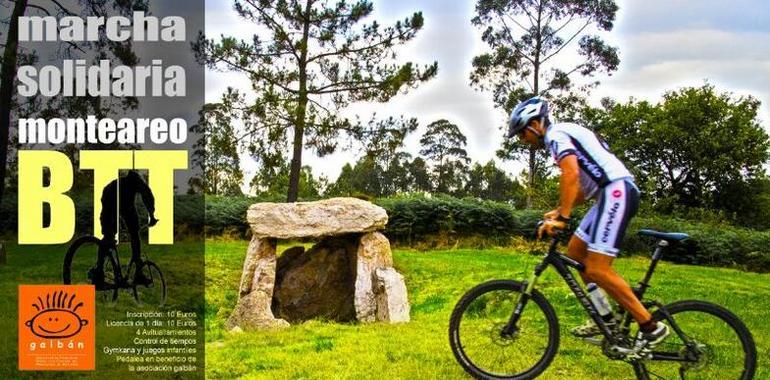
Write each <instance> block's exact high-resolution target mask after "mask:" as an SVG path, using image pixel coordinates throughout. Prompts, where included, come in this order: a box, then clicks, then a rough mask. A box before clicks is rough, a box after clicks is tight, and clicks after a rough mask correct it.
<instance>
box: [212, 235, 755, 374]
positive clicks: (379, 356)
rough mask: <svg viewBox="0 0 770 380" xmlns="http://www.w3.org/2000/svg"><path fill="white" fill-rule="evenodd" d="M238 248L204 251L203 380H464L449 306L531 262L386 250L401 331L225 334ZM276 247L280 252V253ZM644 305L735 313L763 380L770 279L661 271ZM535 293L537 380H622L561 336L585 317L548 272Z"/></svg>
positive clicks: (595, 351) (337, 327)
mask: <svg viewBox="0 0 770 380" xmlns="http://www.w3.org/2000/svg"><path fill="white" fill-rule="evenodd" d="M246 245H247V243H246V242H223V241H209V242H208V243H207V248H206V272H207V273H206V286H207V290H206V294H207V300H206V301H207V302H206V317H207V319H206V334H207V335H206V342H207V343H206V365H207V368H206V375H207V378H214V379H231V378H244V379H318V378H322V379H323V378H335V379H338V378H344V379H373V378H383V377H387V378H397V379H418V378H419V379H455V378H457V379H461V378H467V376H466V375H465V373H464V372H463V371H462V369H461V368H460V366H459V365H458V364H457V363H456V362H455V360H454V358H453V356H452V353H451V351H450V348H449V343H448V338H447V326H448V321H449V314H450V313H451V310H452V308H453V307H454V304H455V302H457V300H458V299H459V298H460V297H461V296H462V294H463V293H464V292H466V291H467V290H468V289H470V288H471V287H472V286H474V285H476V284H478V283H480V282H483V281H486V280H490V279H495V278H519V279H521V278H523V277H527V276H528V275H529V273H530V272H531V270H532V267H533V266H534V264H535V263H536V262H537V261H538V260H539V258H538V257H536V256H529V255H525V254H521V253H511V252H508V251H503V250H452V251H429V252H417V251H413V250H396V251H395V252H394V260H395V266H396V269H397V270H399V272H401V273H402V274H403V275H404V276H405V277H406V285H407V288H408V290H409V297H410V303H411V305H412V313H411V316H412V321H411V322H410V323H406V324H398V325H388V324H339V323H331V322H326V321H320V320H316V321H309V322H306V323H302V324H299V325H295V326H292V327H290V328H288V329H286V330H279V331H257V332H245V333H240V334H231V333H228V332H226V331H225V330H224V322H225V320H226V319H227V317H228V316H229V315H230V312H231V311H232V309H233V307H234V306H235V303H236V301H237V295H236V289H237V286H238V282H239V279H240V272H241V269H242V265H243V258H244V256H245V252H246ZM284 248H285V247H284ZM648 264H649V262H648V260H647V259H645V258H642V257H634V258H626V259H621V260H618V261H617V262H616V263H615V269H616V270H617V271H618V272H619V273H621V274H622V275H623V276H624V277H625V278H626V279H628V280H629V281H630V282H636V281H638V280H639V279H640V278H641V277H642V275H643V274H644V271H645V270H646V269H647V265H648ZM652 285H653V287H652V288H651V289H650V290H649V292H648V298H660V299H662V300H664V301H667V302H673V301H675V300H680V299H703V300H708V301H711V302H714V303H718V304H721V305H723V306H725V307H727V308H728V309H730V310H732V311H733V312H735V313H736V314H738V315H739V316H740V317H741V319H743V321H744V322H745V323H746V325H747V326H748V327H749V329H750V330H751V331H752V333H753V334H754V339H755V340H756V343H757V348H758V356H759V370H758V372H757V376H756V378H757V379H767V378H770V371H768V369H767V365H768V357H770V334H768V329H767V325H766V318H767V317H768V312H767V309H768V305H769V304H770V301H768V299H770V298H768V297H770V275H767V274H765V275H763V274H756V273H745V272H741V271H737V270H732V269H718V268H705V267H695V266H684V265H673V264H670V263H661V264H660V265H659V267H658V270H657V272H656V274H655V277H654V278H653V281H652ZM538 288H539V289H540V290H541V291H542V292H543V293H544V294H545V295H546V296H547V298H548V300H549V301H550V302H551V304H552V305H553V306H554V308H555V309H556V312H557V315H558V317H559V322H560V325H561V337H562V339H561V345H560V349H559V353H558V355H557V357H556V359H555V360H554V362H553V364H552V365H551V366H550V368H549V369H548V370H547V371H546V372H545V374H544V375H543V376H542V378H544V379H563V378H570V379H592V380H593V379H625V378H632V377H633V372H632V370H631V367H630V366H629V365H627V364H625V363H622V362H613V361H610V360H608V359H606V358H605V357H604V356H603V355H602V354H601V352H600V350H599V348H597V347H593V346H589V345H587V344H585V343H584V342H582V341H579V340H577V339H574V338H571V337H570V336H569V333H568V329H569V328H570V327H571V326H573V325H576V324H579V323H582V322H583V321H584V320H585V314H584V311H583V310H582V308H581V307H580V306H579V305H578V303H577V301H576V300H575V299H574V296H573V295H572V294H571V292H570V291H569V289H568V288H567V287H566V285H565V284H563V281H562V280H561V278H559V277H558V276H557V275H556V273H555V272H554V271H553V270H552V269H550V270H548V271H547V272H546V274H545V275H544V276H543V277H542V278H541V281H540V282H539V284H538Z"/></svg>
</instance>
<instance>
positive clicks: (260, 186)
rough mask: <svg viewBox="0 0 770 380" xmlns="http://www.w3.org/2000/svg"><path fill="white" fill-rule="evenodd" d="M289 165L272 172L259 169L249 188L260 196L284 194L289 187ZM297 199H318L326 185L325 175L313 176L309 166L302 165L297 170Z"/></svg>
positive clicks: (274, 196)
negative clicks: (299, 169) (300, 168)
mask: <svg viewBox="0 0 770 380" xmlns="http://www.w3.org/2000/svg"><path fill="white" fill-rule="evenodd" d="M289 170H290V168H289V165H288V164H286V163H284V164H283V165H281V166H279V167H277V168H275V172H273V173H265V171H264V170H261V171H260V172H259V173H257V175H256V176H254V178H253V179H252V180H251V188H252V189H254V193H255V194H256V196H257V197H260V198H276V197H278V196H280V195H285V194H286V192H287V191H288V189H289V176H290V173H289ZM299 184H300V187H299V199H318V197H320V195H321V193H322V192H323V191H324V189H325V188H326V186H327V180H326V177H323V176H321V177H318V178H316V177H315V176H313V170H312V168H310V166H303V167H302V170H301V171H300V172H299Z"/></svg>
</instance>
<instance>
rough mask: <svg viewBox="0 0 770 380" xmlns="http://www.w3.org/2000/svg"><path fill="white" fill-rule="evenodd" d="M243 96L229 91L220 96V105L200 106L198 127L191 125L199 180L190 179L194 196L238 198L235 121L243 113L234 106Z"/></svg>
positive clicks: (240, 174)
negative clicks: (201, 176) (196, 135)
mask: <svg viewBox="0 0 770 380" xmlns="http://www.w3.org/2000/svg"><path fill="white" fill-rule="evenodd" d="M242 101H243V96H242V95H241V94H238V92H237V91H235V90H233V89H232V88H228V89H227V92H226V93H225V94H223V95H222V99H221V102H219V103H210V104H206V105H204V106H203V109H201V110H200V112H199V116H200V118H199V121H198V124H196V125H194V126H192V128H191V130H192V132H194V133H198V134H200V136H201V137H200V138H199V140H198V141H196V142H195V145H194V147H193V149H194V154H193V165H195V166H197V167H198V168H199V171H200V172H202V173H203V178H193V179H191V180H190V185H191V187H193V188H195V189H196V190H197V192H198V193H204V194H211V195H240V194H241V193H242V192H241V188H240V187H241V184H242V183H243V172H242V171H241V164H240V157H239V155H238V154H239V152H238V140H237V138H236V137H235V127H234V124H235V121H236V120H238V119H240V117H241V115H242V114H243V111H242V110H238V109H237V107H236V104H237V103H238V102H242Z"/></svg>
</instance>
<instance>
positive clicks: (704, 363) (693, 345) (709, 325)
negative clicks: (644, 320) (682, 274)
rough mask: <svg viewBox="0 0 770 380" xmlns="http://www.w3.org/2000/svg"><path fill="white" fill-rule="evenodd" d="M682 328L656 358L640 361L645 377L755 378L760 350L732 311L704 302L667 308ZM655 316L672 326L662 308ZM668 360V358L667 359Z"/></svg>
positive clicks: (662, 346)
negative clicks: (758, 350)
mask: <svg viewBox="0 0 770 380" xmlns="http://www.w3.org/2000/svg"><path fill="white" fill-rule="evenodd" d="M664 308H665V310H667V311H668V313H669V314H670V315H671V318H672V319H673V320H674V321H675V322H676V325H677V326H679V328H680V329H681V330H682V332H683V335H682V336H680V334H677V332H676V331H673V329H672V331H671V335H670V336H669V337H668V338H666V340H665V341H664V342H663V343H661V344H660V345H659V346H658V347H656V348H655V350H654V353H653V355H654V356H653V359H652V360H651V361H648V362H644V363H643V364H638V365H637V366H638V369H637V376H638V377H639V378H641V379H647V378H650V375H652V378H661V379H720V380H721V379H726V380H732V379H741V380H748V379H752V378H753V377H754V371H755V370H756V365H757V350H756V346H755V344H754V338H753V337H752V336H751V332H749V330H748V329H747V328H746V325H744V324H743V322H742V321H741V320H740V319H739V318H738V317H737V316H735V314H733V313H732V312H730V311H729V310H727V309H725V308H723V307H721V306H719V305H715V304H712V303H708V302H703V301H679V302H675V303H673V304H670V305H667V306H665V307H664ZM653 317H654V318H656V319H657V320H661V321H663V322H665V323H667V324H669V326H671V324H672V323H671V321H666V317H665V316H664V313H663V312H662V311H661V310H658V311H657V312H655V314H654V316H653ZM666 359H667V360H666Z"/></svg>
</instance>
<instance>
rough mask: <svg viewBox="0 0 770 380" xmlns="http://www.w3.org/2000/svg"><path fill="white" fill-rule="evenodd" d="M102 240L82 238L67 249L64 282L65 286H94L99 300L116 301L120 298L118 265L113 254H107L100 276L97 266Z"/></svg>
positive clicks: (91, 237)
mask: <svg viewBox="0 0 770 380" xmlns="http://www.w3.org/2000/svg"><path fill="white" fill-rule="evenodd" d="M100 245H101V240H99V239H98V238H96V237H95V236H82V237H80V238H78V239H76V240H75V241H74V242H73V243H72V244H71V245H70V246H69V248H68V249H67V253H66V254H65V256H64V268H63V271H62V280H63V282H64V284H65V285H69V284H74V285H77V284H81V285H94V286H95V287H96V290H97V293H98V298H101V299H103V300H105V301H115V300H117V298H118V285H117V284H118V282H119V281H118V279H119V278H120V274H119V273H118V271H119V270H120V269H119V268H118V263H117V262H116V261H115V258H114V257H113V256H112V255H111V254H107V255H106V256H105V258H104V263H103V264H102V268H101V272H102V275H99V273H98V268H97V267H96V264H97V262H98V257H99V248H100Z"/></svg>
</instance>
